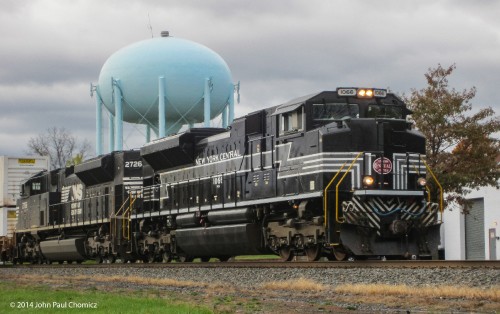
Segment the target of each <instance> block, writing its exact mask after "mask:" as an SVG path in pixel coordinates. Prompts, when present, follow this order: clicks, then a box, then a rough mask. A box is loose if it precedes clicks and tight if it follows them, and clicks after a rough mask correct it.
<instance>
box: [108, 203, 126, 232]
mask: <svg viewBox="0 0 500 314" xmlns="http://www.w3.org/2000/svg"><path fill="white" fill-rule="evenodd" d="M129 198H130V195H129V196H128V197H127V199H126V200H125V201H124V202H123V204H122V206H121V207H120V208H119V209H118V210H117V211H116V212H114V211H113V214H112V215H111V216H110V217H109V218H110V222H111V223H112V224H113V226H112V230H113V235H116V234H117V233H116V228H117V223H116V217H117V216H118V214H119V213H120V211H121V210H122V209H123V208H124V207H125V204H127V202H128V200H129Z"/></svg>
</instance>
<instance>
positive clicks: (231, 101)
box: [228, 84, 234, 124]
mask: <svg viewBox="0 0 500 314" xmlns="http://www.w3.org/2000/svg"><path fill="white" fill-rule="evenodd" d="M233 120H234V85H233V84H231V91H230V92H229V121H228V123H229V124H232V123H233Z"/></svg>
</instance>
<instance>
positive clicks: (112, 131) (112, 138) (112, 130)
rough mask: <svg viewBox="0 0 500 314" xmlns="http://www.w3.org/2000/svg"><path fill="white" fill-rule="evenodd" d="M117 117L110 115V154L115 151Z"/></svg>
mask: <svg viewBox="0 0 500 314" xmlns="http://www.w3.org/2000/svg"><path fill="white" fill-rule="evenodd" d="M114 119H115V117H114V116H113V114H112V113H111V112H110V113H109V120H108V121H109V137H108V140H109V152H110V153H111V152H112V151H113V149H115V120H114Z"/></svg>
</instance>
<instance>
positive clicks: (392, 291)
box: [335, 284, 500, 302]
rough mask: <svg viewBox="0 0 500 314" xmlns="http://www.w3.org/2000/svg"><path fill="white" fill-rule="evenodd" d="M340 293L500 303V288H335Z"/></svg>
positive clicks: (376, 286) (381, 286)
mask: <svg viewBox="0 0 500 314" xmlns="http://www.w3.org/2000/svg"><path fill="white" fill-rule="evenodd" d="M335 291H336V292H338V293H348V294H357V295H376V296H380V295H385V296H408V297H436V298H447V299H451V298H454V299H467V300H488V301H494V302H500V287H499V288H492V289H480V288H472V287H465V286H464V287H462V286H438V287H409V286H406V285H384V284H377V285H342V286H339V287H337V288H335Z"/></svg>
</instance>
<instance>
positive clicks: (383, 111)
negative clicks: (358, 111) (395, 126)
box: [366, 104, 404, 119]
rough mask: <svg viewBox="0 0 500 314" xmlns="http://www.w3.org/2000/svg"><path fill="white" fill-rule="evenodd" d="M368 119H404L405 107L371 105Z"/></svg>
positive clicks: (367, 115) (367, 114)
mask: <svg viewBox="0 0 500 314" xmlns="http://www.w3.org/2000/svg"><path fill="white" fill-rule="evenodd" d="M366 117H367V118H389V119H404V115H403V107H401V106H394V105H375V104H373V105H369V106H368V111H367V113H366Z"/></svg>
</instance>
